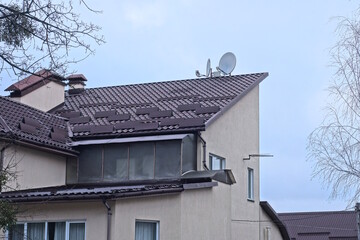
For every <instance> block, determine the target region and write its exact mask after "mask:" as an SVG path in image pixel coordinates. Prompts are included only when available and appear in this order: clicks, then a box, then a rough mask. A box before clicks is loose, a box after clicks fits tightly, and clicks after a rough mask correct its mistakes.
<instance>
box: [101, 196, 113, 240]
mask: <svg viewBox="0 0 360 240" xmlns="http://www.w3.org/2000/svg"><path fill="white" fill-rule="evenodd" d="M103 204H104V206H105V207H106V209H107V230H106V239H107V240H110V230H111V215H112V212H111V207H110V206H109V204H108V203H107V201H106V199H105V198H104V199H103Z"/></svg>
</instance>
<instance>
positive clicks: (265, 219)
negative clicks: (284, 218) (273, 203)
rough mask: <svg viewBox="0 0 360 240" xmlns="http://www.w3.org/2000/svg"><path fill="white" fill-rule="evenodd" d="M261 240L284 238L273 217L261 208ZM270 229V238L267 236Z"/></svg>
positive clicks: (279, 239)
mask: <svg viewBox="0 0 360 240" xmlns="http://www.w3.org/2000/svg"><path fill="white" fill-rule="evenodd" d="M260 220H261V223H260V240H282V239H283V238H282V236H281V233H280V230H279V228H278V226H277V225H276V224H275V223H274V222H273V221H272V220H271V218H270V217H269V216H268V215H267V214H266V213H265V212H264V211H263V210H262V209H260ZM267 228H269V229H270V238H267V233H266V229H267Z"/></svg>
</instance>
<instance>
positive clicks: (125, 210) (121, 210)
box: [87, 193, 183, 240]
mask: <svg viewBox="0 0 360 240" xmlns="http://www.w3.org/2000/svg"><path fill="white" fill-rule="evenodd" d="M115 205H116V206H115V210H114V217H113V220H114V225H115V226H116V227H112V229H113V231H112V238H111V239H113V240H115V239H116V240H128V239H135V221H136V220H149V221H159V231H160V233H159V236H160V239H161V240H163V239H164V240H165V239H172V240H180V239H182V238H181V232H180V226H181V221H180V220H181V215H182V214H183V213H182V209H181V194H179V193H178V194H170V195H161V196H152V197H143V198H128V199H120V200H117V201H116V204H115ZM87 240H91V239H87Z"/></svg>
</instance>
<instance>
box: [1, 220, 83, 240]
mask: <svg viewBox="0 0 360 240" xmlns="http://www.w3.org/2000/svg"><path fill="white" fill-rule="evenodd" d="M57 222H64V223H65V240H69V239H70V235H69V234H70V224H71V223H83V224H84V239H85V240H86V221H85V220H54V221H51V220H48V221H30V222H23V221H20V222H16V225H17V224H24V233H23V236H24V240H27V225H28V224H29V223H44V224H45V230H44V234H45V239H44V240H48V224H49V223H57ZM5 240H9V230H6V232H5Z"/></svg>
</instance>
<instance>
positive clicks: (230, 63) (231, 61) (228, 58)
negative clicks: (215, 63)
mask: <svg viewBox="0 0 360 240" xmlns="http://www.w3.org/2000/svg"><path fill="white" fill-rule="evenodd" d="M235 66H236V57H235V55H234V54H233V53H232V52H227V53H225V54H224V55H223V56H222V57H221V58H220V61H219V67H218V68H217V69H219V70H220V71H221V72H222V73H224V74H225V75H230V74H231V72H232V71H233V70H234V68H235Z"/></svg>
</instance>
